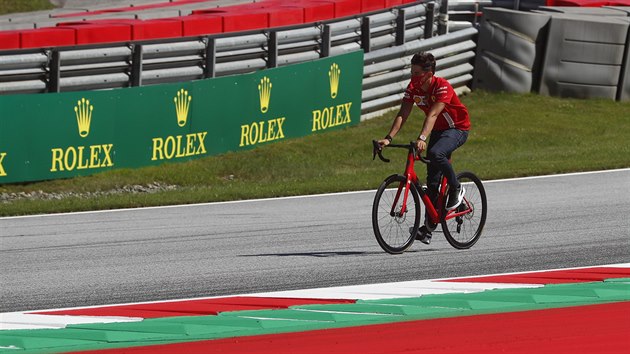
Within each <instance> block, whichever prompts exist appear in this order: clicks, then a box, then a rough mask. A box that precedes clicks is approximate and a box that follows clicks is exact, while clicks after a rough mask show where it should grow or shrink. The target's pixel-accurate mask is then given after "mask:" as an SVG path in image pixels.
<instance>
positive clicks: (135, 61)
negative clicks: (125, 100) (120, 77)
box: [130, 44, 143, 87]
mask: <svg viewBox="0 0 630 354" xmlns="http://www.w3.org/2000/svg"><path fill="white" fill-rule="evenodd" d="M142 52H143V47H142V44H135V45H133V47H132V49H131V78H130V79H131V86H132V87H137V86H141V85H142Z"/></svg>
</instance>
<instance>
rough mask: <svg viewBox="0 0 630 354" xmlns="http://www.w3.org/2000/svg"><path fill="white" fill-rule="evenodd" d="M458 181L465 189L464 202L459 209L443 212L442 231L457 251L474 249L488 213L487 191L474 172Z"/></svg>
mask: <svg viewBox="0 0 630 354" xmlns="http://www.w3.org/2000/svg"><path fill="white" fill-rule="evenodd" d="M457 180H458V181H459V183H461V185H462V186H463V187H464V189H465V191H466V194H464V201H463V202H462V204H461V205H460V206H459V207H457V209H455V210H452V211H449V212H448V213H447V212H446V210H444V209H443V210H442V215H446V216H445V217H444V219H443V220H442V231H443V232H444V236H445V237H446V240H447V241H448V243H450V244H451V246H453V247H455V248H457V249H467V248H470V247H472V246H473V245H474V244H475V243H476V242H477V241H478V240H479V237H481V232H482V231H483V226H484V225H485V223H486V215H487V212H488V208H487V201H486V190H485V189H484V188H483V184H481V180H480V179H479V178H478V177H477V176H475V175H474V174H473V173H472V172H462V173H460V174H458V175H457Z"/></svg>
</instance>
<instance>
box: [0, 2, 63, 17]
mask: <svg viewBox="0 0 630 354" xmlns="http://www.w3.org/2000/svg"><path fill="white" fill-rule="evenodd" d="M53 8H55V6H53V5H52V4H51V3H50V1H48V0H0V15H4V14H10V13H15V12H30V11H38V10H49V9H53Z"/></svg>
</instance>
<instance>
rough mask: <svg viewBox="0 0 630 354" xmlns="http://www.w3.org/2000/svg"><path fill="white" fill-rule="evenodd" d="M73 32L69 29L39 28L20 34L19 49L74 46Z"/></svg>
mask: <svg viewBox="0 0 630 354" xmlns="http://www.w3.org/2000/svg"><path fill="white" fill-rule="evenodd" d="M75 35H76V34H75V31H74V30H73V29H70V28H57V27H50V28H39V29H33V30H25V31H22V32H21V33H20V47H21V48H41V47H55V46H69V45H75V44H76V37H75Z"/></svg>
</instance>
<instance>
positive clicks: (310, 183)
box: [0, 91, 630, 216]
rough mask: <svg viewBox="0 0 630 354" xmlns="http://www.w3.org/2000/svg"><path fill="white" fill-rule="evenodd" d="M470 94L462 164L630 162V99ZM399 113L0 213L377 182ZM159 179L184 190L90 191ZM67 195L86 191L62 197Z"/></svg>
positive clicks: (115, 176) (507, 172) (76, 186)
mask: <svg viewBox="0 0 630 354" xmlns="http://www.w3.org/2000/svg"><path fill="white" fill-rule="evenodd" d="M463 101H464V103H465V104H466V105H467V106H468V107H469V109H470V112H471V115H472V124H473V129H472V131H471V133H470V137H469V139H468V142H467V143H466V144H465V145H464V146H463V147H462V148H460V149H459V150H458V151H457V152H456V154H455V155H454V166H455V169H456V170H471V171H474V172H475V173H476V174H477V175H479V176H480V177H481V178H482V179H497V178H508V177H518V176H529V175H542V174H555V173H563V172H575V171H588V170H600V169H613V168H625V167H630V144H628V137H629V136H630V103H629V102H624V103H620V102H613V101H609V100H598V99H591V100H576V99H559V98H553V97H544V96H538V95H533V94H530V95H516V94H490V93H486V92H479V91H477V92H475V93H473V94H470V95H468V96H466V97H464V98H463ZM393 116H394V112H392V113H389V114H386V115H384V116H383V117H380V118H376V119H372V120H369V121H366V122H363V123H361V124H360V125H358V126H356V127H351V128H346V129H343V130H339V131H334V132H330V133H325V134H319V135H314V136H309V137H305V138H300V139H293V140H288V141H283V142H280V143H275V144H270V145H263V146H260V147H258V148H256V149H254V150H249V151H243V152H236V153H228V154H224V155H221V156H213V157H207V158H203V159H198V160H194V161H189V162H185V163H176V164H167V165H163V166H158V167H148V168H140V169H133V170H132V169H125V170H117V171H110V172H104V173H100V174H97V175H93V176H88V177H79V178H74V179H68V180H55V181H46V182H39V183H29V184H13V185H1V186H0V193H4V195H5V196H6V195H9V194H13V195H19V194H20V193H31V192H36V191H42V192H43V193H59V194H60V195H62V197H59V199H40V198H33V197H28V198H17V199H14V200H11V201H7V200H5V201H0V216H8V215H23V214H36V213H53V212H68V211H80V210H96V209H109V208H124V207H143V206H155V205H168V204H186V203H199V202H210V201H225V200H237V199H250V198H262V197H278V196H289V195H299V194H314V193H324V192H340V191H350V190H365V189H374V188H376V187H378V185H379V184H380V182H381V181H382V180H383V178H384V177H386V176H388V175H389V174H392V173H399V172H402V170H403V169H404V159H405V156H404V155H405V152H404V151H402V150H399V149H391V150H389V151H387V152H386V156H388V157H390V158H391V159H392V163H390V164H384V163H382V162H380V161H378V160H376V161H372V154H371V143H370V141H371V140H372V139H374V138H379V137H382V136H384V135H385V134H386V133H387V131H388V129H389V127H390V125H391V121H392V119H393ZM421 122H422V117H421V116H420V111H419V110H417V109H414V113H413V115H412V116H411V118H410V120H409V121H408V122H407V125H406V126H405V127H404V128H403V130H402V132H401V133H399V135H398V136H397V137H396V139H395V141H396V142H408V141H411V140H413V139H415V137H416V136H417V134H418V130H419V129H420V125H421ZM418 166H419V167H418V168H421V169H423V170H424V167H421V165H418ZM420 174H421V175H424V172H420ZM155 183H158V184H160V185H169V186H176V188H175V189H173V190H166V191H159V192H155V193H135V192H121V193H112V194H107V195H100V196H94V197H92V196H90V195H91V193H95V192H99V191H101V192H103V191H105V192H107V191H112V190H117V189H121V188H123V187H125V186H134V185H140V186H147V185H151V184H155ZM64 193H65V195H68V194H69V193H83V194H80V195H79V196H69V197H68V196H66V197H63V195H64Z"/></svg>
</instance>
